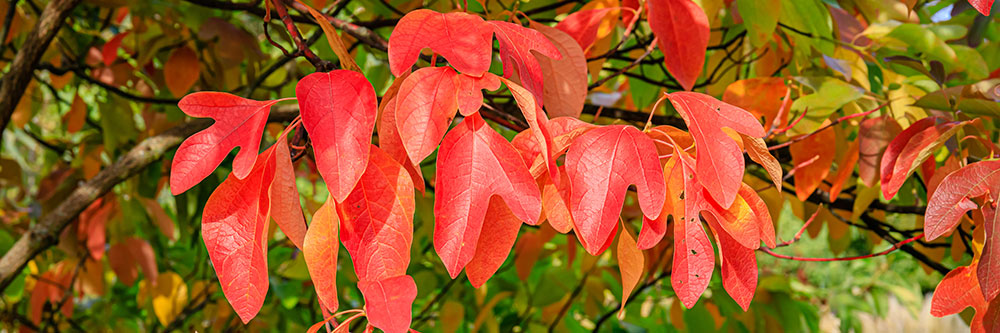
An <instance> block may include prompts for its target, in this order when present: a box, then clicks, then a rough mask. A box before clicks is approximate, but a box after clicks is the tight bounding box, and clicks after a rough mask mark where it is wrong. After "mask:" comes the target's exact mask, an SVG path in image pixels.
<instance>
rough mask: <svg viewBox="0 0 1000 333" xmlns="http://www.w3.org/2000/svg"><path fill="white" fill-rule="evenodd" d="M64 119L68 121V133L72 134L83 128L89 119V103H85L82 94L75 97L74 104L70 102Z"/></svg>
mask: <svg viewBox="0 0 1000 333" xmlns="http://www.w3.org/2000/svg"><path fill="white" fill-rule="evenodd" d="M63 121H65V122H66V132H67V133H70V134H72V133H76V132H79V131H80V130H81V129H83V124H84V123H86V121H87V104H84V102H83V99H81V98H80V95H76V96H74V97H73V104H70V106H69V112H66V115H65V116H63Z"/></svg>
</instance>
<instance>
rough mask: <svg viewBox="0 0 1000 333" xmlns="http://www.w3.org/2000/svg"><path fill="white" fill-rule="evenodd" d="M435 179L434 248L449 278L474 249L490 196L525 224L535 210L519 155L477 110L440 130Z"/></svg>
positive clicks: (537, 197)
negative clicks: (442, 135)
mask: <svg viewBox="0 0 1000 333" xmlns="http://www.w3.org/2000/svg"><path fill="white" fill-rule="evenodd" d="M436 179H437V182H438V183H437V188H436V193H435V197H434V215H435V216H434V221H435V227H434V249H435V250H436V251H437V253H438V256H440V257H441V260H442V261H443V262H444V264H445V268H447V270H448V273H449V274H450V275H451V277H452V278H454V277H456V276H458V273H459V272H461V270H462V268H463V267H465V265H466V264H468V263H469V261H471V260H472V257H473V256H474V254H475V253H476V248H477V243H478V240H479V235H480V232H481V230H482V226H483V221H484V220H485V217H486V212H487V208H488V204H489V198H490V197H491V196H493V195H498V196H500V197H501V198H503V199H504V202H505V203H506V204H507V206H508V207H509V208H510V210H511V212H512V213H513V214H514V216H516V217H517V218H518V219H520V220H521V221H525V222H527V223H529V224H536V223H537V220H538V217H539V215H540V214H541V209H542V208H541V193H540V192H539V190H538V187H537V185H536V184H535V180H534V178H532V177H531V174H530V173H529V172H528V168H527V167H526V166H525V163H524V162H523V161H522V160H521V156H520V155H519V154H518V153H517V151H516V150H515V149H514V147H513V146H511V144H510V142H507V140H506V139H504V138H503V136H501V135H500V134H499V133H497V132H496V131H494V130H493V129H492V128H490V127H489V126H488V125H487V124H486V122H485V121H484V120H483V119H482V118H481V117H480V116H479V115H478V114H473V115H471V116H469V117H466V118H465V120H463V121H462V122H461V123H460V124H458V125H457V126H456V127H455V128H454V129H452V130H451V132H449V133H448V135H446V136H445V138H444V141H443V142H442V143H441V149H440V151H439V152H438V158H437V177H436Z"/></svg>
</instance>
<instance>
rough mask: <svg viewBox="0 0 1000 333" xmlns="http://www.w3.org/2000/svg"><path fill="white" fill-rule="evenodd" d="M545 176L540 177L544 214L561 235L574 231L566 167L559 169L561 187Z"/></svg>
mask: <svg viewBox="0 0 1000 333" xmlns="http://www.w3.org/2000/svg"><path fill="white" fill-rule="evenodd" d="M548 177H549V175H547V174H543V175H541V176H539V177H538V181H539V183H540V185H541V189H542V213H543V214H544V215H545V220H546V221H548V222H549V225H550V226H552V228H553V229H555V230H556V231H558V232H560V233H563V234H565V233H568V232H570V231H571V230H573V224H574V223H573V214H572V213H570V211H569V200H568V198H569V196H570V188H569V186H570V185H569V184H570V183H569V177H568V175H567V174H566V168H565V167H559V177H562V179H560V181H559V185H556V184H555V183H554V182H552V179H550V178H548Z"/></svg>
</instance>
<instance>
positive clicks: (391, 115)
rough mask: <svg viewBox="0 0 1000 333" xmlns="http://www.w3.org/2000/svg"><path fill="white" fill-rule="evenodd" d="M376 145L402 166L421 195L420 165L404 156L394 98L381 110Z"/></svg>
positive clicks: (422, 175) (404, 150)
mask: <svg viewBox="0 0 1000 333" xmlns="http://www.w3.org/2000/svg"><path fill="white" fill-rule="evenodd" d="M383 98H384V97H383ZM378 144H379V147H380V148H382V150H383V151H385V152H386V154H389V156H391V157H392V159H394V160H396V162H399V164H402V165H403V168H405V169H406V172H407V173H409V174H410V180H412V181H413V186H414V187H415V188H416V189H417V190H418V191H420V192H421V193H423V192H424V173H423V172H421V171H420V165H418V164H416V163H414V162H413V161H410V156H409V155H407V154H406V148H404V147H403V138H401V137H400V136H399V128H398V127H396V99H395V98H393V99H391V100H389V101H388V102H386V106H385V108H384V109H382V115H381V116H380V118H379V123H378Z"/></svg>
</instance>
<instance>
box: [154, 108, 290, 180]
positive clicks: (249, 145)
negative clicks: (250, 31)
mask: <svg viewBox="0 0 1000 333" xmlns="http://www.w3.org/2000/svg"><path fill="white" fill-rule="evenodd" d="M277 102H278V101H277V100H270V101H255V100H251V99H246V98H242V97H239V96H236V95H231V94H227V93H221V92H197V93H193V94H190V95H187V96H184V98H182V99H181V101H180V102H178V103H177V106H178V107H180V108H181V111H184V113H186V114H187V115H189V116H192V117H202V118H212V119H214V120H215V123H214V124H212V126H211V127H209V128H207V129H205V130H203V131H201V132H198V133H196V134H195V135H192V136H191V137H189V138H187V139H186V140H184V142H183V143H181V146H180V147H178V148H177V153H176V154H175V155H174V160H173V162H171V167H170V191H171V192H172V193H173V194H174V195H178V194H181V193H184V191H187V190H188V189H190V188H191V187H193V186H194V185H196V184H198V183H199V182H201V181H202V180H203V179H205V177H208V175H210V174H211V173H212V171H215V168H217V167H218V166H219V164H221V163H222V160H223V159H225V158H226V155H229V152H230V151H232V150H233V148H235V147H240V151H239V153H237V154H236V159H234V160H233V174H235V176H236V178H238V179H243V178H246V176H247V175H248V174H249V173H250V169H251V168H252V167H253V166H254V161H256V160H257V152H258V149H260V136H261V134H263V132H264V124H265V123H266V122H267V115H268V113H269V111H270V109H271V105H274V103H277Z"/></svg>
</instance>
